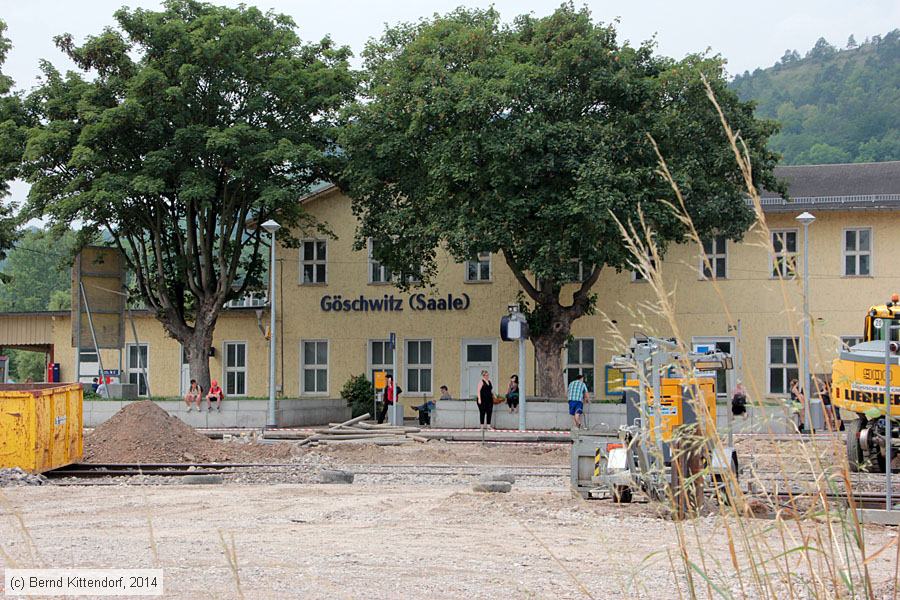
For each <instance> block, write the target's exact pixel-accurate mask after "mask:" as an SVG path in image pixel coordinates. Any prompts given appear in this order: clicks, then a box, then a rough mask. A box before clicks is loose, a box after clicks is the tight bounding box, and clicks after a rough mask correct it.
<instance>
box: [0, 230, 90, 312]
mask: <svg viewBox="0 0 900 600" xmlns="http://www.w3.org/2000/svg"><path fill="white" fill-rule="evenodd" d="M75 238H76V236H75V234H74V233H73V232H69V233H67V234H64V235H63V236H62V238H60V237H58V236H57V235H55V234H53V233H50V232H47V231H41V230H38V229H29V230H26V231H25V232H24V233H23V234H22V235H21V236H20V237H19V239H18V241H17V242H16V244H15V247H14V248H13V249H12V250H10V251H9V256H8V257H7V259H6V262H5V263H4V265H3V271H4V273H5V274H6V276H7V281H6V282H4V283H0V312H31V311H41V310H57V309H60V310H65V309H68V308H69V307H70V306H71V287H72V281H71V279H70V278H69V265H71V264H72V256H73V253H72V252H73V249H74V247H75V244H76V239H75ZM60 294H61V295H60ZM54 298H55V299H54ZM63 299H65V300H63ZM51 302H52V304H51ZM61 303H62V304H61Z"/></svg>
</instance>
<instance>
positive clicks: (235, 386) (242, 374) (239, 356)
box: [225, 342, 247, 396]
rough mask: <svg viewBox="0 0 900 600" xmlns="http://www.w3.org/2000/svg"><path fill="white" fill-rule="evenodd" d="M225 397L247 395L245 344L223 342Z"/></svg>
mask: <svg viewBox="0 0 900 600" xmlns="http://www.w3.org/2000/svg"><path fill="white" fill-rule="evenodd" d="M225 395H226V396H246V395H247V344H246V342H225Z"/></svg>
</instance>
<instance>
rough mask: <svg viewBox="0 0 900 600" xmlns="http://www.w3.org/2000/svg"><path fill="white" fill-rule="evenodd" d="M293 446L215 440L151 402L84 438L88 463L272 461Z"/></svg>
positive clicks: (122, 413)
mask: <svg viewBox="0 0 900 600" xmlns="http://www.w3.org/2000/svg"><path fill="white" fill-rule="evenodd" d="M290 455H291V446H290V444H257V443H253V442H249V443H237V442H216V441H213V440H210V439H209V438H207V437H206V436H205V435H203V434H201V433H198V432H197V431H195V430H194V428H193V427H191V426H190V425H188V424H187V423H185V422H184V421H182V420H180V419H178V418H177V417H173V416H172V415H170V414H169V413H167V412H166V411H164V410H163V409H162V408H160V407H159V406H157V404H156V403H154V402H151V401H150V400H144V401H142V402H134V403H132V404H128V405H126V406H125V407H124V408H122V410H120V411H119V412H117V413H116V414H115V415H113V417H112V418H111V419H109V420H108V421H106V422H105V423H103V424H101V425H100V426H99V427H97V428H96V429H95V430H94V431H93V432H91V433H90V434H89V435H88V436H87V437H85V439H84V462H87V463H170V462H171V463H178V462H233V461H271V460H275V459H285V458H288V457H289V456H290Z"/></svg>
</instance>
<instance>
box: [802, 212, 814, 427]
mask: <svg viewBox="0 0 900 600" xmlns="http://www.w3.org/2000/svg"><path fill="white" fill-rule="evenodd" d="M815 220H816V217H815V216H813V215H812V214H810V213H808V212H804V213H802V214H800V215H798V216H797V221H799V222H800V223H802V224H803V346H802V348H801V350H802V353H803V387H804V389H805V391H806V402H804V403H803V404H804V413H803V421H804V423H805V424H806V427H807V429H808V430H809V432H810V433H812V431H813V424H812V413H811V412H810V410H809V404H810V400H811V399H812V374H811V372H810V360H809V355H810V350H809V329H810V317H809V225H810V223H812V222H813V221H815Z"/></svg>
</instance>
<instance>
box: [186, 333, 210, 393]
mask: <svg viewBox="0 0 900 600" xmlns="http://www.w3.org/2000/svg"><path fill="white" fill-rule="evenodd" d="M183 343H184V347H185V350H186V352H187V359H188V364H189V365H190V370H191V379H196V380H197V383H199V384H200V388H201V389H203V390H208V389H209V383H210V379H211V378H210V376H209V349H210V347H211V346H212V329H209V330H207V331H203V330H201V329H197V328H194V331H193V332H192V334H191V336H190V337H189V338H188V340H187V341H186V342H183Z"/></svg>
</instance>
